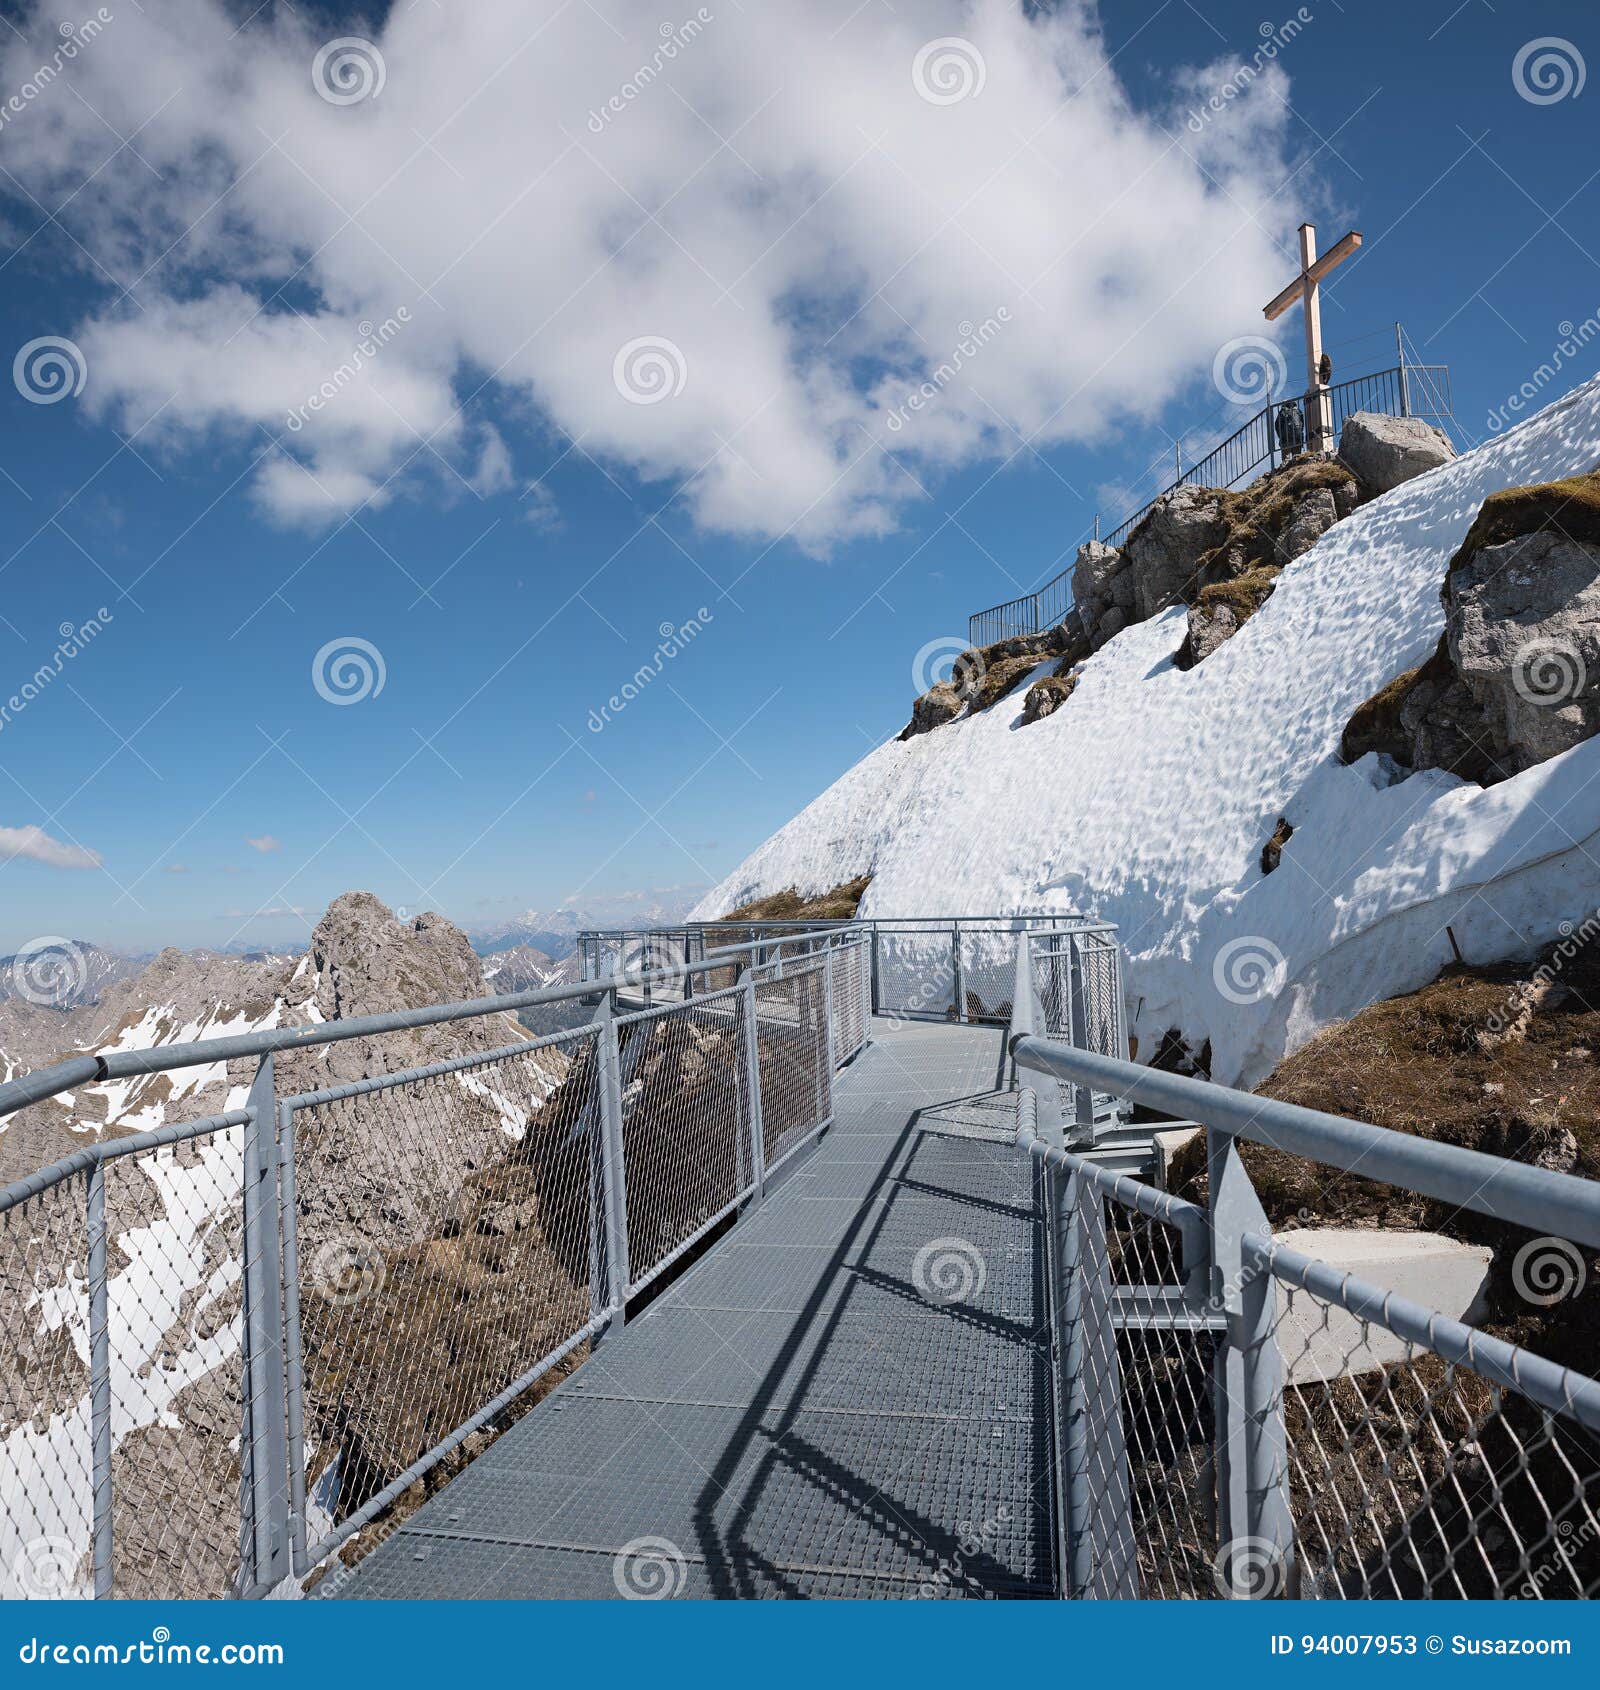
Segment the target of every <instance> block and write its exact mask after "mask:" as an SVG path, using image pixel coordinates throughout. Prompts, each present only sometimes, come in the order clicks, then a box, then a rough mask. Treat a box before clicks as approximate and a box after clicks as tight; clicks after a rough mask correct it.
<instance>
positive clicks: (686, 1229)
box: [617, 991, 765, 1285]
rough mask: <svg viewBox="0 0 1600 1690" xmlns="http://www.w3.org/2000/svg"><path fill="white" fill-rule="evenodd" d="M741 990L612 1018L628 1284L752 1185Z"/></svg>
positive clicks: (661, 1260) (644, 1273)
mask: <svg viewBox="0 0 1600 1690" xmlns="http://www.w3.org/2000/svg"><path fill="white" fill-rule="evenodd" d="M742 999H743V993H742V992H739V991H729V992H723V993H720V994H716V995H713V996H710V997H700V998H697V999H695V1000H694V1003H693V1005H692V1006H687V1007H684V1008H681V1009H673V1010H670V1011H666V1012H658V1013H657V1014H654V1015H648V1016H638V1017H634V1018H630V1019H627V1020H623V1021H619V1022H618V1023H617V1038H618V1044H619V1048H620V1051H621V1064H622V1123H623V1124H622V1141H623V1149H624V1157H625V1164H626V1170H627V1192H628V1255H629V1277H630V1280H631V1282H632V1283H633V1284H634V1285H637V1284H638V1283H639V1281H640V1280H642V1279H643V1278H644V1277H645V1276H646V1275H647V1274H649V1273H650V1272H651V1271H652V1270H653V1269H654V1268H656V1267H658V1266H659V1265H660V1264H661V1263H662V1262H663V1261H664V1260H665V1259H666V1258H667V1257H668V1256H670V1255H671V1254H672V1252H673V1251H674V1250H676V1249H677V1248H678V1246H679V1245H681V1244H683V1243H685V1242H687V1241H688V1240H689V1239H690V1238H692V1237H693V1236H694V1235H695V1233H697V1232H698V1231H699V1230H700V1229H701V1228H702V1227H703V1226H704V1225H705V1224H706V1223H707V1222H709V1221H710V1220H712V1219H713V1218H714V1217H715V1216H717V1215H718V1214H720V1213H721V1212H722V1211H723V1210H724V1209H725V1208H727V1207H728V1205H729V1204H731V1203H733V1202H734V1201H735V1200H736V1199H738V1198H739V1197H740V1196H742V1195H743V1194H744V1193H746V1192H748V1191H750V1190H752V1189H753V1188H754V1180H753V1178H752V1173H751V1164H750V1129H749V1109H748V1103H747V1101H746V1097H745V1088H746V1078H745V1076H746V1072H747V1063H746V1057H745V1042H746V1034H745V1027H744V1020H743V1015H742ZM763 1055H765V1052H763Z"/></svg>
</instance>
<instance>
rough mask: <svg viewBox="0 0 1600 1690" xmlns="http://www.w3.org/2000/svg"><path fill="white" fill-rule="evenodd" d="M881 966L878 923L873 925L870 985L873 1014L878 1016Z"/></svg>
mask: <svg viewBox="0 0 1600 1690" xmlns="http://www.w3.org/2000/svg"><path fill="white" fill-rule="evenodd" d="M880 966H881V965H880V963H879V961H878V924H877V922H873V924H872V959H871V971H872V978H871V981H870V984H871V988H872V1013H873V1014H874V1015H876V1014H878V1012H879V994H880V987H879V980H878V974H879V969H880Z"/></svg>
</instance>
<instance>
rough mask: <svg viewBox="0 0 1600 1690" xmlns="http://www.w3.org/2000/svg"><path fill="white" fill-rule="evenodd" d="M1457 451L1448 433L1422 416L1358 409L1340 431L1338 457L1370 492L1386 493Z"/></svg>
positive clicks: (1437, 465) (1423, 472)
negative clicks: (1387, 414) (1425, 420)
mask: <svg viewBox="0 0 1600 1690" xmlns="http://www.w3.org/2000/svg"><path fill="white" fill-rule="evenodd" d="M1455 455H1456V449H1455V447H1454V446H1452V445H1451V444H1450V441H1449V438H1448V436H1446V435H1445V434H1444V433H1443V432H1441V431H1440V430H1439V429H1437V428H1435V427H1434V426H1433V424H1432V423H1427V422H1424V421H1423V420H1422V419H1421V418H1420V417H1390V416H1385V415H1384V414H1383V413H1381V412H1378V411H1357V412H1355V413H1354V415H1352V416H1349V417H1346V418H1345V423H1344V427H1343V428H1342V429H1341V430H1340V432H1339V457H1340V459H1341V460H1342V461H1343V463H1344V464H1345V465H1346V466H1347V467H1348V468H1349V469H1350V470H1351V472H1352V473H1353V474H1354V475H1355V476H1356V477H1357V478H1358V479H1359V480H1360V482H1361V485H1362V486H1363V487H1365V488H1366V489H1367V490H1368V492H1369V493H1387V492H1389V491H1390V490H1391V489H1393V488H1395V487H1399V486H1401V485H1402V484H1403V483H1404V482H1407V481H1411V480H1413V479H1414V478H1415V477H1417V476H1419V475H1422V474H1425V473H1426V472H1427V471H1428V470H1430V469H1437V468H1438V467H1439V465H1440V464H1446V463H1449V461H1450V460H1451V459H1452V458H1453V457H1454V456H1455Z"/></svg>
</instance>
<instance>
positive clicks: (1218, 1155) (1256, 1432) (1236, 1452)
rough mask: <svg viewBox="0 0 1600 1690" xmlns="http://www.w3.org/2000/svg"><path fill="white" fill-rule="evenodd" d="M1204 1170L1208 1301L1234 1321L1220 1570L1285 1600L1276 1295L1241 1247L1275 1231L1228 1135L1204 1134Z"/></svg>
mask: <svg viewBox="0 0 1600 1690" xmlns="http://www.w3.org/2000/svg"><path fill="white" fill-rule="evenodd" d="M1206 1165H1207V1174H1208V1182H1209V1186H1210V1193H1211V1202H1210V1208H1209V1211H1208V1213H1209V1217H1210V1224H1211V1274H1212V1285H1211V1295H1212V1298H1213V1300H1214V1304H1215V1306H1217V1307H1219V1308H1220V1309H1221V1311H1222V1313H1223V1316H1224V1318H1225V1319H1226V1322H1227V1327H1226V1335H1225V1338H1224V1342H1223V1343H1222V1345H1221V1346H1220V1348H1219V1349H1218V1351H1217V1355H1216V1360H1215V1363H1214V1369H1213V1421H1214V1425H1215V1436H1216V1463H1215V1466H1216V1487H1217V1545H1218V1551H1219V1553H1218V1560H1217V1565H1218V1568H1219V1569H1220V1570H1221V1571H1222V1572H1223V1574H1224V1575H1225V1576H1224V1578H1223V1583H1224V1584H1225V1585H1226V1587H1227V1589H1228V1593H1229V1594H1230V1595H1233V1596H1238V1597H1253V1596H1274V1595H1281V1594H1283V1591H1284V1589H1285V1588H1286V1585H1287V1581H1288V1579H1289V1576H1290V1574H1291V1571H1292V1556H1293V1547H1294V1545H1293V1530H1292V1524H1291V1519H1290V1512H1289V1502H1288V1455H1287V1444H1286V1440H1285V1434H1284V1424H1283V1362H1282V1357H1281V1355H1280V1352H1279V1349H1278V1341H1277V1337H1276V1334H1275V1332H1274V1322H1275V1318H1276V1309H1277V1297H1276V1293H1275V1291H1274V1288H1273V1284H1272V1280H1271V1277H1270V1276H1269V1275H1268V1274H1266V1273H1264V1272H1261V1271H1259V1270H1255V1271H1249V1272H1247V1271H1246V1268H1245V1262H1244V1249H1243V1240H1244V1235H1245V1233H1246V1232H1254V1233H1259V1234H1261V1235H1263V1236H1266V1235H1269V1233H1270V1228H1269V1225H1268V1222H1267V1217H1266V1214H1265V1212H1264V1211H1263V1210H1262V1207H1261V1201H1260V1199H1259V1198H1258V1197H1257V1196H1256V1191H1255V1187H1254V1186H1253V1185H1252V1184H1251V1182H1250V1175H1249V1173H1248V1171H1247V1170H1246V1168H1245V1165H1244V1161H1243V1159H1242V1157H1241V1156H1240V1154H1239V1145H1238V1141H1237V1140H1236V1139H1235V1138H1234V1136H1233V1135H1232V1134H1231V1133H1225V1132H1220V1131H1218V1130H1217V1129H1216V1128H1214V1127H1208V1128H1207V1129H1206ZM1264 1568H1266V1569H1267V1576H1263V1569H1264ZM1241 1575H1242V1576H1241Z"/></svg>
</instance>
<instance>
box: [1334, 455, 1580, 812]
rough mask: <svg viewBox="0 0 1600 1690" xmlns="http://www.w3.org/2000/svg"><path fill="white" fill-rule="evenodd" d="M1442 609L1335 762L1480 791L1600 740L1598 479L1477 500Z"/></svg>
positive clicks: (1352, 728) (1363, 710) (1357, 722)
mask: <svg viewBox="0 0 1600 1690" xmlns="http://www.w3.org/2000/svg"><path fill="white" fill-rule="evenodd" d="M1441 596H1442V597H1443V600H1444V607H1445V632H1444V636H1443V638H1442V639H1441V640H1440V642H1439V645H1438V648H1437V649H1436V650H1435V652H1434V654H1433V656H1432V657H1430V658H1429V659H1428V661H1427V662H1426V663H1424V664H1422V665H1420V666H1419V667H1418V668H1416V669H1412V670H1408V671H1407V672H1406V673H1405V674H1403V675H1399V676H1397V677H1396V678H1395V679H1394V680H1393V681H1391V682H1390V683H1389V684H1388V686H1386V687H1385V688H1384V689H1383V690H1382V691H1381V692H1379V693H1377V694H1376V695H1375V696H1374V697H1372V698H1370V699H1368V700H1367V701H1366V703H1365V704H1363V705H1362V706H1361V707H1360V709H1358V710H1357V711H1356V713H1355V714H1354V715H1353V716H1352V717H1351V718H1350V721H1349V723H1348V724H1347V726H1346V728H1345V731H1344V737H1343V740H1342V742H1341V755H1342V756H1343V758H1344V760H1345V761H1346V762H1353V761H1354V760H1355V759H1356V758H1357V757H1360V756H1362V755H1364V754H1365V753H1366V752H1368V751H1377V752H1381V753H1383V754H1384V755H1387V756H1390V757H1393V758H1394V759H1395V760H1396V761H1397V762H1399V763H1403V764H1405V765H1406V766H1407V767H1408V768H1409V769H1412V770H1416V769H1424V768H1438V769H1445V770H1447V771H1449V772H1450V773H1452V774H1456V775H1459V776H1461V777H1462V778H1463V779H1465V780H1476V781H1479V782H1481V783H1483V784H1484V785H1491V784H1493V783H1494V782H1495V781H1500V780H1505V779H1508V778H1509V777H1510V776H1511V775H1514V774H1517V773H1519V772H1520V771H1521V770H1523V769H1527V768H1532V767H1533V766H1534V765H1535V764H1537V763H1542V762H1544V761H1545V760H1546V759H1547V758H1550V757H1554V756H1557V755H1559V754H1560V753H1561V752H1563V751H1566V750H1569V749H1570V748H1571V747H1572V746H1574V745H1576V744H1578V743H1579V742H1580V741H1581V740H1584V739H1587V738H1588V737H1589V736H1590V735H1592V734H1593V733H1594V732H1595V730H1596V729H1597V728H1600V473H1597V474H1594V475H1589V476H1577V477H1574V478H1572V479H1570V480H1567V481H1560V482H1551V483H1547V484H1545V485H1543V486H1537V487H1512V488H1507V489H1506V490H1505V491H1504V492H1501V493H1495V494H1493V495H1491V496H1490V497H1489V498H1488V499H1486V500H1484V503H1483V509H1482V510H1481V511H1479V513H1478V515H1477V517H1476V519H1475V520H1474V522H1473V524H1472V527H1471V528H1470V529H1469V530H1468V533H1467V537H1466V539H1465V540H1464V541H1463V542H1462V544H1461V547H1460V549H1459V550H1458V551H1457V552H1456V554H1455V556H1454V557H1453V558H1452V559H1451V560H1450V567H1449V570H1448V571H1447V573H1446V576H1445V582H1444V587H1443V589H1442V594H1441Z"/></svg>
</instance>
